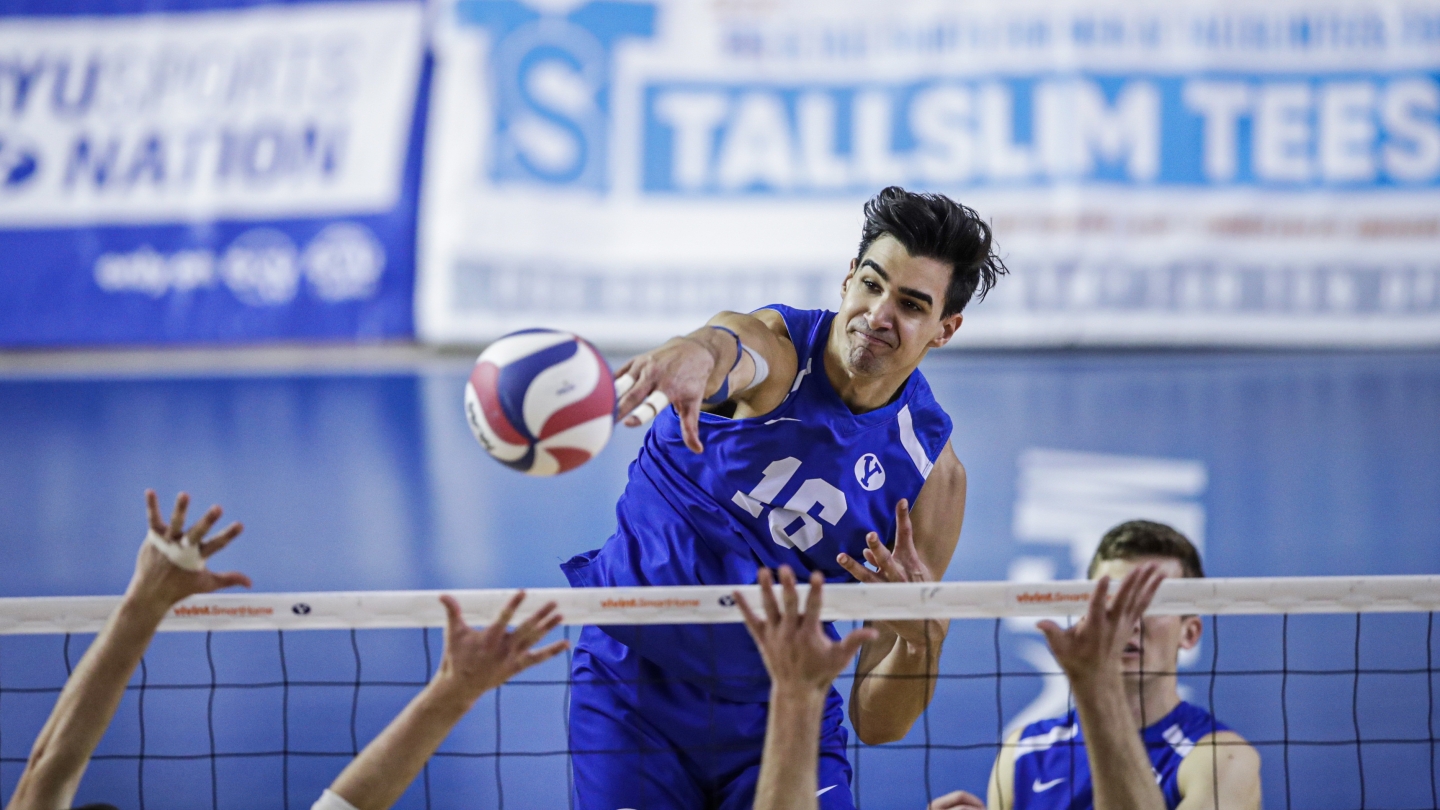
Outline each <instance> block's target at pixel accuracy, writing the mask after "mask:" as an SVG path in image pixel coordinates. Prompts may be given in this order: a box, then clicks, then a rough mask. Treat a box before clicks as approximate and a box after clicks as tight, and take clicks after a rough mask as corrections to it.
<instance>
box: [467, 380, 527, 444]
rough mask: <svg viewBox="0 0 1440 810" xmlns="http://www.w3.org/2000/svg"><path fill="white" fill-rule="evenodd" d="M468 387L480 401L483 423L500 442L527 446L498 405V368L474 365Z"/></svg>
mask: <svg viewBox="0 0 1440 810" xmlns="http://www.w3.org/2000/svg"><path fill="white" fill-rule="evenodd" d="M470 385H471V386H472V387H473V388H474V389H475V398H476V399H478V400H480V409H481V410H483V411H484V412H485V421H486V422H487V423H488V424H489V425H490V429H491V430H493V431H495V435H496V436H499V437H500V440H501V441H503V442H507V443H509V444H518V445H522V446H523V445H527V444H529V443H530V440H529V439H527V438H525V436H524V435H522V434H521V433H520V431H518V430H516V429H515V426H514V425H512V424H510V420H509V419H506V418H505V409H504V408H503V407H501V405H500V397H499V396H498V394H499V385H500V367H499V366H497V365H495V364H494V363H476V364H475V368H474V370H472V371H471V372H470Z"/></svg>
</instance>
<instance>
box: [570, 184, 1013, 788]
mask: <svg viewBox="0 0 1440 810" xmlns="http://www.w3.org/2000/svg"><path fill="white" fill-rule="evenodd" d="M864 213H865V224H864V227H863V229H862V232H861V240H860V249H859V251H858V255H857V256H856V257H855V258H854V259H853V260H851V262H850V268H849V271H848V272H847V273H846V274H845V276H844V278H843V279H841V283H840V292H841V296H842V297H841V301H840V308H839V312H829V311H826V310H799V309H794V308H791V307H788V306H785V305H782V304H775V305H772V306H768V307H765V308H763V309H760V310H757V311H756V312H754V313H751V314H749V315H743V314H739V313H734V312H722V313H720V314H719V315H716V316H715V317H714V318H712V319H711V320H710V322H709V323H708V324H707V325H706V326H704V327H702V328H700V329H697V330H696V331H694V332H691V333H690V334H688V335H685V336H684V337H678V338H674V339H672V340H670V341H668V342H666V343H665V344H664V345H662V346H660V347H659V348H657V349H655V350H653V351H650V352H646V353H645V354H642V355H640V356H638V357H636V358H634V359H633V360H631V361H630V362H629V363H626V364H625V365H624V366H623V367H621V368H620V369H619V372H618V379H617V384H620V385H621V386H622V387H623V384H624V383H625V382H629V381H633V385H632V386H631V387H630V388H629V389H628V390H627V391H626V392H625V393H624V395H623V396H622V397H621V399H620V402H619V403H618V411H617V412H618V413H620V414H628V416H627V417H626V419H625V422H626V423H627V424H630V425H632V426H633V425H638V424H640V423H641V422H642V421H643V419H644V417H647V416H649V415H650V414H652V413H655V412H657V411H658V412H659V415H658V417H657V418H656V422H655V425H654V427H653V428H652V429H651V430H650V431H649V433H648V434H647V435H646V437H645V443H644V446H643V447H642V449H641V450H640V453H639V456H638V457H637V458H636V460H635V462H634V463H633V464H631V466H630V474H629V481H628V483H627V485H626V489H625V493H624V495H622V496H621V498H620V501H619V504H618V505H617V507H616V513H617V518H618V524H619V525H618V527H617V529H616V531H615V533H614V534H613V535H612V536H611V537H610V539H609V540H608V541H607V542H606V543H605V545H604V547H602V548H600V549H598V550H595V551H591V552H588V553H585V554H581V555H579V556H577V557H575V558H573V559H571V560H570V561H569V562H567V563H566V564H565V565H563V566H562V567H563V568H564V570H565V573H566V575H567V576H568V578H569V580H570V582H571V584H572V585H575V586H577V587H579V586H625V585H691V584H741V583H749V582H753V581H754V580H755V576H756V570H757V569H759V568H772V569H773V568H778V567H779V566H781V565H788V566H790V567H792V568H793V569H795V570H797V571H803V572H807V573H809V572H819V573H821V574H822V575H823V576H824V577H825V578H826V579H827V580H830V581H851V580H854V579H858V580H861V581H864V582H883V581H929V580H937V579H939V578H940V577H941V575H943V573H944V571H945V568H946V567H947V566H948V565H949V562H950V557H951V555H952V553H953V552H954V549H955V544H956V542H957V540H958V539H959V536H960V527H961V523H962V521H963V519H964V507H965V469H964V467H962V466H961V464H960V461H959V459H958V458H957V457H956V455H955V453H954V451H953V450H952V448H951V446H950V431H951V423H950V419H949V417H948V416H946V414H945V412H944V411H943V410H941V408H940V406H939V405H938V404H937V403H936V402H935V399H934V397H933V396H932V395H931V393H930V388H929V385H928V384H927V383H926V381H925V377H924V375H922V374H921V373H920V372H919V371H918V366H919V364H920V361H921V360H923V359H924V357H925V355H926V354H927V353H928V352H929V351H930V350H931V349H933V348H938V347H940V346H944V345H945V344H946V343H947V342H949V341H950V339H951V338H952V337H953V336H954V334H955V331H956V330H957V329H959V328H960V323H961V320H962V316H961V311H962V310H963V309H964V308H965V305H966V304H967V303H968V302H969V301H970V300H971V297H972V296H973V295H975V294H976V293H977V292H978V293H979V294H981V295H983V294H984V293H985V292H986V291H987V290H988V289H989V288H990V287H991V286H992V285H993V284H994V283H995V281H996V278H997V277H998V275H999V274H1001V273H1003V272H1004V266H1003V264H1002V263H1001V262H1000V260H999V259H998V258H997V257H996V256H995V254H994V253H993V252H992V246H991V233H990V228H989V226H987V225H986V224H985V222H984V221H982V220H981V219H980V218H979V216H978V215H977V214H976V213H975V212H974V211H972V210H970V209H969V208H966V207H964V206H961V205H958V204H956V203H955V202H953V201H951V200H949V199H947V198H945V197H942V196H939V195H929V194H913V193H910V192H907V191H905V190H903V189H900V188H896V187H891V188H887V189H885V190H884V191H882V192H880V193H879V194H878V195H876V196H875V197H874V198H873V199H871V200H870V201H869V202H867V203H866V204H865V208H864ZM667 401H668V402H670V403H673V404H674V408H673V409H672V408H665V407H664V404H665V402H667ZM632 411H633V412H632ZM912 504H913V505H914V508H913V510H912V509H911V505H912ZM881 538H887V539H888V538H893V540H894V543H893V547H892V548H889V549H887V548H886V546H885V545H884V544H883V543H882V542H881ZM862 560H863V561H865V562H869V563H870V564H871V565H872V566H874V570H871V569H870V568H867V567H866V566H865V565H864V563H863V562H862ZM676 619H677V621H684V614H683V613H677V614H676ZM874 626H875V629H876V630H877V631H878V633H877V637H876V638H875V639H873V640H871V641H869V642H868V643H866V644H865V646H864V647H863V648H862V650H861V653H860V663H859V666H858V670H859V674H858V675H857V677H856V680H855V683H854V685H853V687H852V689H851V701H850V716H851V720H852V722H853V724H854V726H855V728H856V731H857V733H858V734H859V736H860V738H861V739H862V740H864V741H866V742H870V743H876V742H883V741H889V740H896V739H899V738H901V737H903V736H904V735H905V733H906V732H907V731H908V730H909V728H910V726H911V724H912V723H913V722H914V721H915V718H917V717H918V716H919V715H920V713H921V712H922V711H923V710H924V708H925V706H926V704H927V703H928V702H929V699H930V697H931V695H932V694H933V690H934V681H933V679H932V678H930V677H927V676H928V675H931V674H933V673H934V672H935V671H936V667H937V662H938V660H939V657H940V645H941V643H942V641H943V640H944V635H945V631H946V625H945V623H943V622H935V621H930V622H922V621H912V622H876V623H874ZM572 678H573V684H574V685H573V689H572V693H571V694H572V699H571V710H570V744H571V750H572V752H573V762H574V773H575V787H574V798H575V803H576V806H578V807H582V808H596V810H616V808H640V810H656V808H695V807H712V808H741V807H748V806H749V805H750V802H751V800H752V797H753V795H754V791H755V783H756V779H757V776H758V773H759V769H760V758H761V756H760V755H761V748H762V744H763V737H764V729H765V725H766V701H767V699H768V697H769V690H770V685H769V679H768V678H767V677H766V675H765V669H764V665H763V663H762V661H761V659H760V655H759V653H758V652H757V651H756V648H755V645H754V643H753V642H752V641H751V640H750V638H749V637H748V636H747V635H746V632H745V629H744V628H742V627H739V626H733V625H732V626H723V625H722V626H714V625H711V626H697V625H679V624H677V625H665V626H654V625H651V626H645V627H626V626H614V625H610V626H606V627H604V628H603V629H602V628H596V627H587V628H585V629H584V630H583V631H582V633H581V636H580V639H579V643H578V645H577V650H576V655H575V657H574V664H573V669H572ZM841 707H842V702H841V699H840V696H839V694H838V693H836V692H835V691H834V690H830V692H829V694H828V698H827V701H826V705H825V712H824V722H823V725H822V730H821V749H820V765H819V785H820V787H819V788H818V791H819V793H820V794H821V795H820V800H821V804H822V806H824V807H829V808H849V807H851V806H852V800H851V796H850V790H849V780H850V766H849V763H848V762H847V761H846V758H845V743H846V732H845V730H844V729H843V727H842V725H841V720H842V708H841Z"/></svg>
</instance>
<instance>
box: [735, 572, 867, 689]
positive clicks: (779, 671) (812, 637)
mask: <svg viewBox="0 0 1440 810" xmlns="http://www.w3.org/2000/svg"><path fill="white" fill-rule="evenodd" d="M757 579H758V582H759V585H760V601H761V602H762V604H763V605H764V609H765V610H764V613H765V615H764V617H763V618H761V617H760V616H757V615H755V612H754V611H753V610H751V609H750V605H749V603H747V602H746V601H745V597H744V596H743V595H741V594H740V592H739V591H736V592H735V594H734V596H735V604H736V605H738V606H739V607H740V612H741V613H742V614H744V616H745V627H746V629H748V630H749V631H750V637H751V638H753V639H755V646H756V647H759V648H760V657H761V658H763V659H765V669H766V670H768V671H769V672H770V679H771V680H772V681H774V683H775V685H776V686H791V687H800V688H808V689H813V690H816V691H818V692H820V693H821V694H823V693H824V692H825V690H827V689H829V688H830V684H831V683H833V682H834V681H835V679H836V678H837V677H839V675H840V672H841V670H843V669H845V665H846V664H848V663H850V660H851V659H852V658H854V657H855V653H856V652H857V651H858V650H859V649H860V645H862V644H864V643H865V642H867V641H871V640H873V639H874V638H875V636H876V633H875V631H874V630H872V629H869V628H862V629H859V630H852V631H851V632H850V635H848V636H846V637H845V638H843V639H841V640H840V641H831V640H830V637H829V636H827V635H825V629H824V628H823V627H822V626H821V624H820V606H821V602H822V599H821V593H820V591H821V589H822V588H823V587H824V585H825V577H824V576H822V575H821V574H820V572H818V571H816V572H815V573H813V574H811V575H810V594H809V595H808V596H807V597H806V598H805V612H804V613H801V612H800V594H799V592H798V591H796V589H795V572H794V571H792V570H790V566H788V565H782V566H780V590H781V602H780V603H777V602H776V601H775V592H774V590H773V589H772V587H771V586H772V585H773V584H774V582H775V580H774V577H772V576H771V574H770V569H768V568H762V569H760V574H759V576H758V578H757ZM781 603H783V606H784V609H783V610H782V609H781Z"/></svg>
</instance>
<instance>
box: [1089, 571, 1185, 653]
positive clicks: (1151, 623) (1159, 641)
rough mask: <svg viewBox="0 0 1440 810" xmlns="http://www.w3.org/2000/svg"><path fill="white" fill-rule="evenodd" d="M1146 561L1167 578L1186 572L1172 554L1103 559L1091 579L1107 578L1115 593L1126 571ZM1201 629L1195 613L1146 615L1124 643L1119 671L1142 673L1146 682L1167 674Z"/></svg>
mask: <svg viewBox="0 0 1440 810" xmlns="http://www.w3.org/2000/svg"><path fill="white" fill-rule="evenodd" d="M1148 562H1153V563H1158V564H1159V565H1160V570H1162V571H1164V572H1165V576H1166V578H1167V579H1179V578H1181V577H1183V576H1184V575H1185V568H1184V566H1183V565H1181V564H1180V561H1179V560H1177V559H1175V558H1174V557H1137V558H1135V559H1133V560H1105V561H1104V562H1102V563H1100V564H1099V565H1097V566H1095V576H1094V577H1092V579H1099V578H1100V577H1103V576H1108V577H1110V582H1111V583H1112V584H1111V586H1110V589H1111V593H1114V591H1115V588H1117V587H1119V584H1120V580H1122V579H1124V578H1125V575H1126V574H1128V573H1130V572H1131V571H1133V570H1135V568H1137V567H1138V566H1141V565H1144V564H1145V563H1148ZM1201 629H1202V625H1201V622H1200V617H1198V616H1146V617H1145V618H1144V619H1143V620H1141V621H1140V622H1139V623H1137V624H1136V625H1135V628H1134V630H1132V631H1131V633H1130V638H1129V640H1128V641H1127V642H1126V644H1125V652H1124V655H1123V661H1122V665H1121V667H1122V670H1123V671H1124V672H1126V673H1127V674H1135V673H1144V678H1145V680H1147V681H1148V680H1151V679H1152V678H1154V677H1167V676H1169V675H1170V673H1173V672H1175V668H1176V666H1177V665H1178V664H1179V662H1180V651H1181V650H1188V649H1190V648H1192V647H1194V646H1195V645H1196V644H1199V643H1200V633H1201ZM1142 650H1143V651H1144V658H1143V660H1142V658H1141V651H1142Z"/></svg>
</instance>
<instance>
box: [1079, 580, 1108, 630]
mask: <svg viewBox="0 0 1440 810" xmlns="http://www.w3.org/2000/svg"><path fill="white" fill-rule="evenodd" d="M1109 594H1110V577H1109V576H1103V577H1100V580H1099V581H1098V582H1096V583H1095V592H1094V593H1092V594H1090V604H1089V606H1088V607H1086V609H1085V617H1086V618H1087V619H1089V620H1090V621H1092V622H1098V621H1100V620H1101V619H1102V618H1104V617H1105V610H1106V604H1105V597H1106V596H1108V595H1109Z"/></svg>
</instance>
